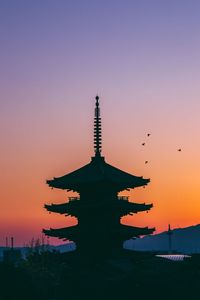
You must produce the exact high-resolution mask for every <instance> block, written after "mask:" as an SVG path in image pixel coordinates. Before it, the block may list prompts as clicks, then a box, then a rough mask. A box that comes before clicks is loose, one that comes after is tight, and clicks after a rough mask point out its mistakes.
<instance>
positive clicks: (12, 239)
mask: <svg viewBox="0 0 200 300" xmlns="http://www.w3.org/2000/svg"><path fill="white" fill-rule="evenodd" d="M13 248H14V237H13V236H12V237H11V249H12V250H13Z"/></svg>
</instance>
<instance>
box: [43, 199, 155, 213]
mask: <svg viewBox="0 0 200 300" xmlns="http://www.w3.org/2000/svg"><path fill="white" fill-rule="evenodd" d="M99 206H101V203H95V202H94V203H90V205H89V207H88V205H85V204H84V203H81V202H80V200H79V201H78V202H76V201H74V202H73V207H72V204H71V203H69V202H67V203H63V204H50V205H49V204H45V205H44V208H45V209H46V210H47V211H49V212H53V213H59V214H67V215H68V214H69V215H72V216H78V214H79V212H80V211H85V210H87V211H88V209H91V207H92V208H98V207H99ZM113 207H115V208H116V211H122V212H123V211H124V213H125V214H129V213H137V212H142V211H148V210H150V209H151V208H152V207H153V204H145V203H143V204H140V203H133V202H126V201H124V200H117V201H116V202H114V203H113Z"/></svg>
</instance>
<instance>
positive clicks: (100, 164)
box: [46, 157, 150, 191]
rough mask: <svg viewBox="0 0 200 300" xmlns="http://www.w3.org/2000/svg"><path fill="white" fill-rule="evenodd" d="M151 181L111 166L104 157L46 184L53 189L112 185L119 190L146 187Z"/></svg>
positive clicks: (77, 188) (76, 189)
mask: <svg viewBox="0 0 200 300" xmlns="http://www.w3.org/2000/svg"><path fill="white" fill-rule="evenodd" d="M149 182H150V179H145V178H143V177H142V176H141V177H140V176H135V175H132V174H129V173H127V172H124V171H122V170H120V169H118V168H116V167H114V166H112V165H110V164H107V163H106V162H105V161H104V159H103V157H101V158H99V159H92V161H91V162H90V163H89V164H87V165H85V166H83V167H81V168H79V169H77V170H75V171H73V172H71V173H68V174H66V175H64V176H61V177H58V178H53V179H51V180H47V181H46V183H47V184H48V185H49V186H50V187H52V188H58V189H70V190H74V191H79V190H80V189H81V188H85V187H87V186H88V187H90V186H91V185H99V184H100V185H102V184H103V185H112V186H115V188H116V189H117V190H123V189H126V188H135V187H140V186H145V185H147V184H148V183H149Z"/></svg>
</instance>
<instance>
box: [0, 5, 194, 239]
mask: <svg viewBox="0 0 200 300" xmlns="http://www.w3.org/2000/svg"><path fill="white" fill-rule="evenodd" d="M0 53H1V55H0V104H1V109H0V136H1V156H0V165H1V175H0V176H1V178H0V180H1V183H2V187H1V191H0V201H1V202H0V208H1V209H0V211H1V213H2V216H1V215H0V220H2V221H1V224H0V225H1V226H0V227H1V231H0V235H1V236H2V239H3V236H4V235H6V234H11V233H12V231H13V229H12V228H13V227H12V226H15V225H14V224H19V227H17V228H18V229H17V231H16V232H15V234H16V236H17V238H18V240H20V242H22V241H25V240H27V239H28V236H30V237H31V236H32V235H37V234H38V233H39V232H40V230H41V228H42V227H47V228H48V227H49V226H50V225H49V222H51V221H50V219H51V220H52V216H51V217H49V219H48V218H47V217H46V215H45V214H46V213H45V211H43V209H42V206H43V203H45V202H48V201H51V200H52V201H53V200H54V199H53V197H54V196H50V194H51V191H49V190H48V187H47V186H46V185H45V180H46V179H47V178H51V177H53V176H59V175H63V174H64V173H67V172H69V171H71V170H73V169H74V168H76V167H79V166H81V165H82V164H84V163H87V162H88V161H89V159H90V156H91V155H93V148H92V140H93V137H92V124H93V122H92V118H93V108H94V97H95V95H96V94H97V93H98V94H99V95H100V101H101V109H102V119H103V153H104V155H105V156H106V159H107V161H108V162H109V163H112V164H114V165H116V166H117V167H120V168H122V169H124V170H125V171H129V172H131V173H133V174H136V175H143V176H144V177H147V178H148V177H150V178H151V179H152V184H151V185H150V186H149V190H148V189H147V191H141V196H140V194H139V193H138V199H139V200H141V201H143V200H145V201H146V202H153V203H154V204H155V208H154V211H153V210H152V212H151V213H149V216H148V217H147V216H145V217H143V216H142V214H141V215H140V218H142V219H141V226H146V225H149V226H152V225H154V226H156V228H157V230H158V231H159V230H162V229H164V228H165V227H167V224H168V223H169V222H170V223H172V226H186V225H190V224H192V223H197V222H199V213H198V211H199V209H200V204H199V199H200V198H199V197H200V191H199V186H200V176H199V169H200V160H199V153H200V139H199V128H200V118H199V112H200V100H199V98H200V88H199V79H200V2H199V1H197V0H196V1H194V0H190V1H188V0H179V1H178V0H173V1H172V0H168V1H162V0H157V1H155V0H151V1H149V0H140V1H139V0H138V1H136V0H135V1H127V0H123V1H122V0H121V1H117V0H115V1H114V0H109V1H104V0H101V1H95V0H91V1H87V0H84V1H80V0H79V1H75V0H73V1H59V0H57V1H50V0H49V1H47V0H46V1H43V0H40V1H37V0H35V1H29V0H26V1H25V0H24V1H21V0H18V1H14V0H9V1H8V0H5V1H3V0H1V1H0ZM149 131H150V132H151V133H152V135H151V139H150V140H149V142H148V147H146V148H145V149H143V148H141V143H142V142H143V141H144V139H145V136H146V133H147V132H149ZM179 147H182V148H183V151H182V153H177V148H179ZM179 154H180V155H179ZM145 160H149V161H150V163H149V165H148V166H146V165H144V161H145ZM22 183H23V184H22ZM24 184H25V186H26V188H24ZM58 195H59V194H58ZM133 195H134V193H133ZM49 197H51V199H50V198H49ZM62 197H64V196H62ZM55 198H56V200H57V201H58V202H59V196H57V195H55ZM62 200H63V198H62ZM136 200H137V199H136ZM25 216H26V217H25ZM27 218H28V220H29V221H30V230H27V229H26V230H25V229H24V231H23V228H22V226H23V225H22V224H24V222H26V221H27ZM56 218H57V219H53V221H52V224H51V226H52V227H53V226H54V225H55V226H54V227H56V224H57V223H58V222H59V221H58V219H59V216H58V217H56ZM137 218H138V216H137ZM56 222H57V223H56ZM62 222H63V221H62ZM137 222H139V223H140V220H139V221H138V220H137ZM133 223H134V221H133ZM8 224H9V230H7V229H6V228H8ZM20 224H21V225H20ZM36 224H37V226H36ZM11 225H12V226H11ZM63 225H64V222H63ZM20 226H21V227H20ZM17 232H19V234H18V235H17ZM0 244H1V241H0Z"/></svg>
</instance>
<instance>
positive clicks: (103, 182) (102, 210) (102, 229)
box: [43, 96, 154, 256]
mask: <svg viewBox="0 0 200 300" xmlns="http://www.w3.org/2000/svg"><path fill="white" fill-rule="evenodd" d="M94 150H95V155H94V157H92V159H91V161H90V163H88V164H87V165H85V166H83V167H81V168H80V169H78V170H75V171H74V172H71V173H69V174H66V175H64V176H62V177H59V178H54V179H52V180H47V184H48V185H49V186H50V187H52V188H58V189H63V190H67V191H73V192H77V193H78V194H79V197H69V199H68V201H67V202H66V203H63V204H51V205H45V208H46V209H47V210H48V211H49V212H55V213H59V214H64V215H66V216H74V217H76V218H77V219H78V224H77V225H75V226H70V227H66V228H60V229H52V228H51V229H49V230H43V232H44V233H45V234H46V235H48V236H52V237H58V238H59V239H62V240H70V241H74V242H75V243H76V249H77V251H79V252H80V253H81V254H85V255H89V256H90V255H95V254H98V255H99V254H101V255H110V254H112V253H116V252H117V251H120V250H122V249H123V241H125V240H127V239H130V238H135V237H139V236H141V235H147V234H151V233H152V232H153V231H154V228H151V229H149V228H148V227H144V228H139V227H132V226H127V225H123V224H121V223H120V219H121V218H122V217H123V216H126V215H129V214H131V215H132V214H134V213H138V212H142V211H148V210H150V209H151V208H152V204H145V203H144V204H137V203H133V202H129V200H128V197H125V196H118V194H119V192H121V191H123V190H127V189H133V188H136V187H141V186H145V185H147V184H148V183H149V181H150V180H149V179H144V178H143V177H138V176H134V175H131V174H128V173H126V172H124V171H121V170H120V169H118V168H116V167H113V166H111V165H110V164H108V163H106V161H105V159H104V157H103V156H101V117H100V108H99V97H98V96H97V97H96V107H95V116H94Z"/></svg>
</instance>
